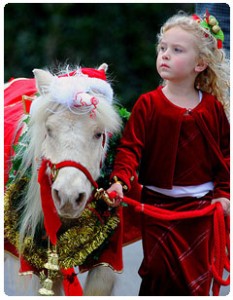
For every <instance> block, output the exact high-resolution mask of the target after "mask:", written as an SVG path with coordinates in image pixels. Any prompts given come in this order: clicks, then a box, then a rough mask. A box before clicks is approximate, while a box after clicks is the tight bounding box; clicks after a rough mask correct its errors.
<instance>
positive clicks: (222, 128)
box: [214, 105, 230, 199]
mask: <svg viewBox="0 0 233 300" xmlns="http://www.w3.org/2000/svg"><path fill="white" fill-rule="evenodd" d="M219 124H220V125H219V144H220V150H221V153H222V158H223V167H222V168H219V169H217V170H216V172H215V189H214V198H220V197H225V198H228V199H230V125H229V121H228V119H227V117H226V114H225V112H224V109H223V107H222V105H220V109H219Z"/></svg>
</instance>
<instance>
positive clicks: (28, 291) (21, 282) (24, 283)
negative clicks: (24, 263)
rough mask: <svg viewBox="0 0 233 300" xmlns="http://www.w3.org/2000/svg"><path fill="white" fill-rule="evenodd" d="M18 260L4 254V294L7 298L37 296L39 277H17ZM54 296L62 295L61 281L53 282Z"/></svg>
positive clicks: (39, 286) (39, 285)
mask: <svg viewBox="0 0 233 300" xmlns="http://www.w3.org/2000/svg"><path fill="white" fill-rule="evenodd" d="M19 268H20V265H19V260H18V259H17V258H15V257H14V256H13V255H11V254H9V253H5V254H4V292H5V294H6V295H8V296H39V293H38V291H39V289H40V288H41V284H40V280H39V277H38V276H36V275H34V274H31V275H19ZM53 291H54V294H55V296H62V295H64V290H63V286H62V281H61V280H57V281H56V282H54V285H53Z"/></svg>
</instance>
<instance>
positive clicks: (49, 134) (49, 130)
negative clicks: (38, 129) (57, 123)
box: [46, 125, 52, 137]
mask: <svg viewBox="0 0 233 300" xmlns="http://www.w3.org/2000/svg"><path fill="white" fill-rule="evenodd" d="M46 131H47V134H48V136H50V137H52V128H51V127H50V126H48V125H47V126H46Z"/></svg>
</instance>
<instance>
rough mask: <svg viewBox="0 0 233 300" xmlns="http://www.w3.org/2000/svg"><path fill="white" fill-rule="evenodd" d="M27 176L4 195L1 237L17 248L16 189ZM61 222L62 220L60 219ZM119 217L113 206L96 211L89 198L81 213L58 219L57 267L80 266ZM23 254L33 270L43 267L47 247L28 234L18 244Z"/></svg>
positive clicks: (106, 236) (22, 183) (25, 182)
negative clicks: (20, 245) (65, 219)
mask: <svg viewBox="0 0 233 300" xmlns="http://www.w3.org/2000/svg"><path fill="white" fill-rule="evenodd" d="M27 183H28V179H21V180H20V181H18V182H17V183H12V184H10V185H9V187H8V188H7V190H6V193H5V196H4V231H5V233H4V235H5V238H6V239H7V240H8V241H9V242H10V243H11V244H12V245H14V246H15V247H16V249H17V250H18V251H19V244H18V238H19V232H18V230H17V227H18V222H19V217H20V216H19V213H18V212H17V210H16V208H15V203H16V202H17V201H18V197H19V195H20V193H19V191H20V190H22V189H23V188H24V187H25V185H27ZM62 221H64V220H62ZM118 223H119V217H118V215H117V212H116V210H115V209H113V210H108V208H106V209H105V210H104V211H98V210H97V201H96V200H93V201H91V202H90V203H89V204H88V205H87V207H86V208H85V209H84V211H83V213H82V215H81V216H80V217H79V218H78V219H75V220H73V221H69V222H68V223H67V224H66V222H65V221H64V222H62V224H63V225H62V227H63V228H62V233H61V234H60V235H59V237H58V242H57V252H58V255H59V266H60V267H61V268H65V269H67V268H71V267H74V266H80V265H82V264H83V263H84V262H85V261H86V259H87V258H88V257H89V256H90V255H91V254H92V253H93V251H98V248H99V247H100V246H103V245H104V243H105V242H106V241H107V240H108V239H109V237H110V236H111V234H112V233H113V231H114V229H115V228H116V227H117V226H118ZM22 249H23V253H22V255H23V257H24V258H25V259H26V260H27V261H28V262H29V263H30V264H31V265H32V266H33V267H34V268H36V269H37V270H41V269H43V268H44V264H45V263H46V261H47V247H42V246H41V245H39V246H38V245H37V244H36V243H35V242H34V241H33V239H32V238H31V237H26V238H25V239H24V243H23V245H22Z"/></svg>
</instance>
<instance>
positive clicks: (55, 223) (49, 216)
mask: <svg viewBox="0 0 233 300" xmlns="http://www.w3.org/2000/svg"><path fill="white" fill-rule="evenodd" d="M47 167H48V161H47V160H42V163H41V167H40V169H39V173H38V182H39V184H40V193H41V204H42V209H43V213H44V226H45V230H46V232H47V234H48V236H49V238H50V241H51V243H52V244H53V245H55V244H56V242H57V232H58V230H59V228H60V226H61V221H60V218H59V216H58V214H57V210H56V207H55V205H54V202H53V198H52V195H51V185H50V180H49V177H48V175H47V174H46V169H47Z"/></svg>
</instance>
